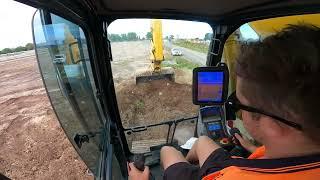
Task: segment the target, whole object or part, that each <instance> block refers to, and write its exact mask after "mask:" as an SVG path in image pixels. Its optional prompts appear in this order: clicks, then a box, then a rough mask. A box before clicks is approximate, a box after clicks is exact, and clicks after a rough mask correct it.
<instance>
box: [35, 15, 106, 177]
mask: <svg viewBox="0 0 320 180" xmlns="http://www.w3.org/2000/svg"><path fill="white" fill-rule="evenodd" d="M33 30H34V38H35V39H34V41H35V45H36V53H37V58H38V63H39V67H40V71H41V74H42V78H43V81H44V84H45V87H46V90H47V93H48V96H49V98H50V101H51V104H52V106H53V108H54V111H55V113H56V115H57V117H58V119H59V121H60V124H61V126H62V128H63V129H64V131H65V133H66V135H67V136H68V138H69V140H70V141H71V143H72V144H73V146H74V147H75V149H76V150H77V152H78V153H79V155H80V156H81V158H82V159H83V160H84V162H85V163H86V165H87V166H88V168H89V169H90V170H91V172H92V173H94V174H95V175H97V174H98V171H99V168H98V167H99V166H100V165H99V164H100V163H99V159H100V154H101V148H102V141H103V140H102V139H101V137H102V133H103V132H102V130H103V125H104V122H103V121H102V118H101V115H100V112H99V110H98V109H99V105H98V104H97V99H96V98H95V95H94V92H95V91H96V89H95V84H94V79H93V74H92V70H91V63H90V58H89V54H88V47H87V39H86V36H85V34H84V32H83V30H82V28H81V27H80V26H78V25H77V24H74V23H72V22H70V21H68V20H66V19H64V18H62V17H59V16H57V15H55V14H52V13H48V12H46V11H42V10H40V11H37V13H36V14H35V16H34V19H33Z"/></svg>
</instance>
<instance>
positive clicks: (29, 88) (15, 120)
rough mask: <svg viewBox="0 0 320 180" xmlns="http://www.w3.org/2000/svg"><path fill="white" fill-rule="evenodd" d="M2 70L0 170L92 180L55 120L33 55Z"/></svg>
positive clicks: (12, 174)
mask: <svg viewBox="0 0 320 180" xmlns="http://www.w3.org/2000/svg"><path fill="white" fill-rule="evenodd" d="M0 67H1V69H0V77H1V79H0V89H1V91H0V147H1V148H0V172H1V173H3V174H4V175H6V176H8V177H9V178H12V179H93V178H92V176H88V175H87V173H86V171H87V167H86V165H85V164H84V163H83V162H82V160H81V159H80V158H79V156H78V154H77V153H76V152H75V150H74V148H73V147H72V145H71V143H70V142H69V141H68V139H67V137H66V136H65V134H64V132H63V130H62V128H61V127H60V124H59V122H58V120H57V119H56V116H55V114H54V112H53V110H52V108H51V105H50V103H49V100H48V98H47V95H46V92H45V89H44V87H43V84H42V80H41V77H40V74H39V71H38V66H37V63H36V59H35V56H31V57H26V58H18V59H13V60H10V61H0Z"/></svg>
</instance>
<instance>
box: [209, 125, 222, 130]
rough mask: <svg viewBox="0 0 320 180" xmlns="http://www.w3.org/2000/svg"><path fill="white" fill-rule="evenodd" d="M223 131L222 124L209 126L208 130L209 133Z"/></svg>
mask: <svg viewBox="0 0 320 180" xmlns="http://www.w3.org/2000/svg"><path fill="white" fill-rule="evenodd" d="M220 129H221V124H220V123H212V124H208V130H209V131H217V130H220Z"/></svg>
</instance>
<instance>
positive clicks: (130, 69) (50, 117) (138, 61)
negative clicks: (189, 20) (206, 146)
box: [0, 41, 198, 179]
mask: <svg viewBox="0 0 320 180" xmlns="http://www.w3.org/2000/svg"><path fill="white" fill-rule="evenodd" d="M149 48H150V44H149V42H148V41H139V42H130V43H112V50H113V59H114V61H113V62H112V70H113V75H114V80H115V83H116V91H117V99H118V105H119V109H120V114H121V118H122V121H123V125H124V127H132V126H137V125H146V124H153V123H158V122H162V121H166V120H173V119H177V118H182V117H191V116H194V115H195V114H196V112H197V108H198V107H197V106H194V105H193V104H192V94H191V93H192V91H191V85H190V83H184V82H187V81H190V82H191V79H190V78H191V76H192V74H191V73H187V74H186V73H185V72H180V71H176V75H177V76H176V80H177V81H176V82H178V83H174V82H171V81H167V80H159V81H153V82H151V83H144V84H139V85H135V81H134V78H135V72H136V71H138V70H141V69H143V68H146V67H148V66H149V65H150V61H149V60H148V56H149V50H150V49H149ZM128 49H130V51H128ZM0 67H1V68H0V77H1V78H0V89H1V91H0V147H1V148H0V173H3V174H4V175H6V176H8V177H10V178H12V179H93V177H92V176H89V175H87V167H86V165H85V164H84V163H83V161H82V160H81V159H80V157H79V156H78V154H77V153H76V151H75V150H74V148H73V147H72V145H71V143H70V142H69V141H68V139H67V137H66V135H65V134H64V132H63V130H62V128H61V126H60V124H59V122H58V120H57V118H56V116H55V114H54V112H53V110H52V107H51V105H50V103H49V100H48V98H47V95H46V92H45V89H44V87H43V84H42V80H41V77H40V74H39V70H38V66H37V63H36V58H35V56H34V54H33V53H32V52H31V53H30V52H29V54H28V56H25V57H24V55H19V57H17V58H16V59H11V60H8V58H7V57H1V58H0ZM179 74H180V76H179ZM191 126H193V127H194V124H193V125H191ZM167 130H168V127H156V128H150V129H148V131H145V132H142V133H138V134H134V135H133V134H132V135H130V136H127V138H128V141H129V143H130V144H131V143H132V142H133V141H136V142H138V141H143V140H150V141H149V142H153V143H154V144H159V143H162V142H163V139H165V137H166V135H167V134H166V133H167ZM178 131H179V129H178V130H177V132H178ZM188 132H192V130H188ZM130 144H129V145H130Z"/></svg>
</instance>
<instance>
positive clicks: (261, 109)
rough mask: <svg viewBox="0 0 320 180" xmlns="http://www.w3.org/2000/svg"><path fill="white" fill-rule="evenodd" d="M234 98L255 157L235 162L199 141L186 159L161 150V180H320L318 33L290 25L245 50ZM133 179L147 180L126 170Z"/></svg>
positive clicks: (238, 66) (246, 144) (211, 144)
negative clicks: (256, 145)
mask: <svg viewBox="0 0 320 180" xmlns="http://www.w3.org/2000/svg"><path fill="white" fill-rule="evenodd" d="M236 75H237V86H236V94H235V95H234V96H233V97H232V99H231V101H233V103H234V106H235V108H237V109H238V110H240V111H241V116H242V120H243V124H244V127H245V128H246V130H247V131H248V133H249V134H250V135H251V136H252V137H253V138H254V139H255V140H257V141H258V142H260V143H261V144H263V146H261V147H255V146H253V145H251V144H250V143H249V141H247V140H245V139H243V138H242V137H240V136H239V135H236V137H237V139H238V140H239V141H240V143H241V145H242V146H243V147H244V148H246V149H247V150H249V151H251V152H252V154H251V155H250V156H249V157H248V158H240V157H233V156H231V155H230V154H229V153H228V152H227V151H226V150H224V149H223V148H221V147H220V146H219V145H218V144H216V143H215V142H214V141H213V140H211V139H210V138H209V137H206V136H201V137H199V138H198V140H197V141H196V142H195V143H194V145H193V146H192V148H191V150H190V151H189V152H188V154H187V156H186V157H184V156H183V155H182V153H181V152H179V151H178V150H176V149H175V148H173V147H169V146H165V147H163V148H162V149H161V152H160V157H161V163H162V166H163V169H164V175H163V176H164V179H183V180H188V179H203V180H209V179H221V180H234V179H237V180H242V179H246V180H250V179H259V180H264V179H272V178H273V179H308V180H310V179H319V178H320V136H319V132H320V118H319V103H320V95H319V93H320V85H319V84H320V81H319V77H320V28H318V27H316V26H313V25H307V24H300V25H290V26H288V27H287V28H285V29H283V30H282V31H281V32H278V33H277V34H274V35H272V36H269V37H267V38H265V39H264V40H262V41H260V42H251V43H248V44H244V45H242V46H241V53H240V55H239V57H238V59H237V61H236ZM129 166H130V168H129V169H130V170H129V179H131V180H135V179H142V180H147V179H149V172H148V171H149V169H148V168H147V167H146V168H145V171H144V172H141V171H139V170H137V169H136V168H135V167H134V166H133V164H129Z"/></svg>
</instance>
